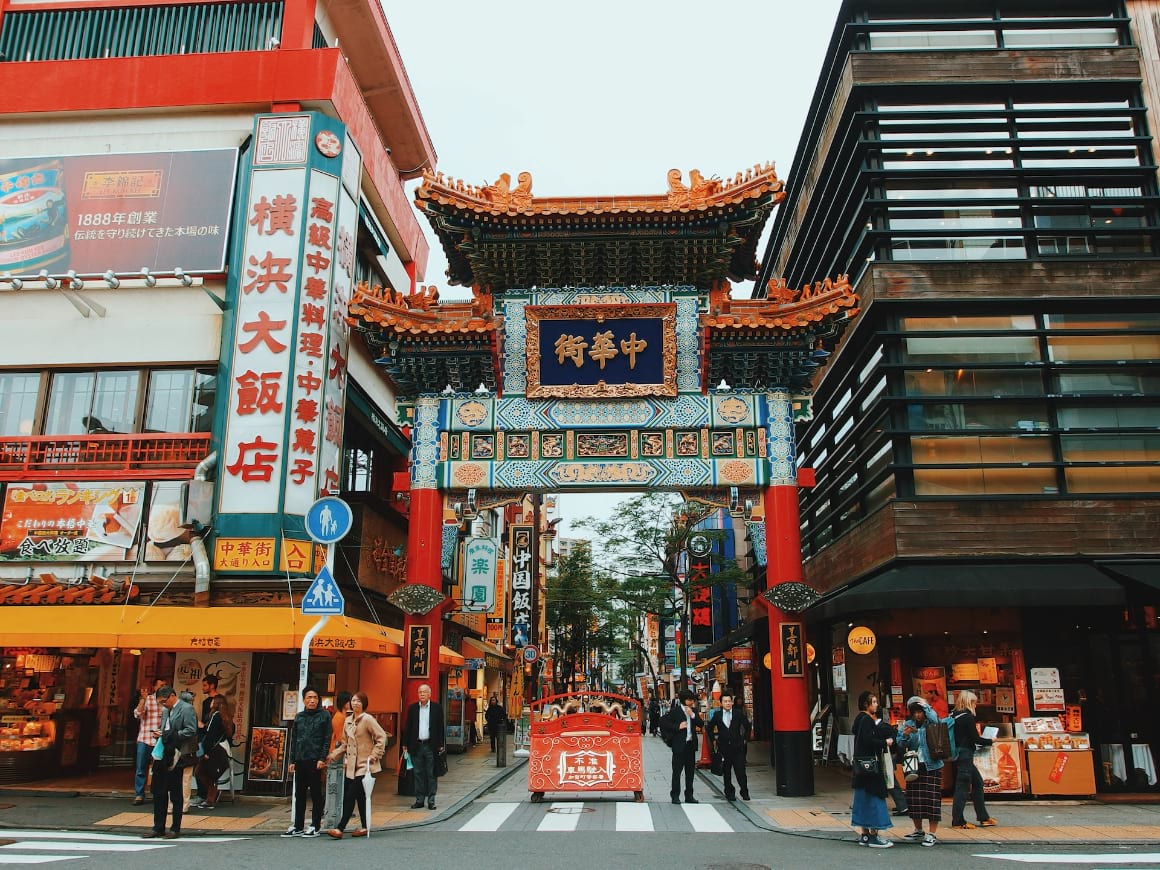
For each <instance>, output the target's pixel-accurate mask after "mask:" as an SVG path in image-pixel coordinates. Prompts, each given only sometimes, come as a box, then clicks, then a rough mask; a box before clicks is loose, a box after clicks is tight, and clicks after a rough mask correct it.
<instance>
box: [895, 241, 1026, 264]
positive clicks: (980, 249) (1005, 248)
mask: <svg viewBox="0 0 1160 870" xmlns="http://www.w3.org/2000/svg"><path fill="white" fill-rule="evenodd" d="M890 252H891V259H893V260H896V261H898V262H910V261H916V260H954V261H964V260H1022V259H1026V257H1027V246H1026V245H1025V244H1024V242H1023V238H1022V237H1021V236H1008V237H998V236H978V237H975V238H970V237H968V238H962V237H961V236H928V237H925V238H908V237H896V238H894V239H892V240H891V243H890Z"/></svg>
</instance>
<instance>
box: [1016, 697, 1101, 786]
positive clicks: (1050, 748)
mask: <svg viewBox="0 0 1160 870" xmlns="http://www.w3.org/2000/svg"><path fill="white" fill-rule="evenodd" d="M1015 733H1016V734H1017V735H1018V736H1019V737H1020V738H1022V740H1023V747H1024V749H1025V750H1026V753H1027V773H1028V777H1029V779H1030V785H1031V793H1032V794H1033V795H1037V796H1039V795H1094V794H1095V793H1096V771H1095V760H1094V754H1093V752H1092V744H1091V737H1089V736H1088V735H1087V734H1086V733H1084V732H1082V731H1071V732H1069V731H1066V730H1065V729H1064V725H1063V722H1062V721H1061V720H1060V719H1058V718H1057V717H1054V716H1038V717H1030V718H1025V719H1021V720H1020V721H1019V723H1018V724H1017V725H1016V726H1015Z"/></svg>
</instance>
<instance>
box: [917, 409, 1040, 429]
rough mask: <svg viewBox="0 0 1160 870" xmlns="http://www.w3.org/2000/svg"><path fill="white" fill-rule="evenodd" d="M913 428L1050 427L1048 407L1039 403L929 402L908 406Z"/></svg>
mask: <svg viewBox="0 0 1160 870" xmlns="http://www.w3.org/2000/svg"><path fill="white" fill-rule="evenodd" d="M907 421H908V424H909V427H910V429H912V430H915V431H922V430H928V431H929V430H939V429H942V430H954V429H1021V430H1023V431H1027V432H1033V431H1035V430H1042V429H1046V428H1047V427H1048V416H1047V406H1046V405H1044V404H1041V403H1038V402H975V403H970V404H947V403H942V402H930V403H923V404H913V405H910V406H908V414H907Z"/></svg>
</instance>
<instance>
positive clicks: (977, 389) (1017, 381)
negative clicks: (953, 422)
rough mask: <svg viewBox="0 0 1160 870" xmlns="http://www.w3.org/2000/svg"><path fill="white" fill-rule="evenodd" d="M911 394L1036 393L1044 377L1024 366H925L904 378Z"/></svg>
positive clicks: (1040, 388)
mask: <svg viewBox="0 0 1160 870" xmlns="http://www.w3.org/2000/svg"><path fill="white" fill-rule="evenodd" d="M903 383H904V387H905V389H906V395H908V396H994V397H996V398H997V397H999V396H1034V395H1040V394H1042V393H1043V378H1042V377H1040V375H1039V373H1038V372H1034V371H1031V372H1029V371H1026V370H1024V369H962V368H959V369H925V370H923V371H908V372H906V373H905V376H904V378H903Z"/></svg>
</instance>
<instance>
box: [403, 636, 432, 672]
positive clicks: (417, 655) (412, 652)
mask: <svg viewBox="0 0 1160 870" xmlns="http://www.w3.org/2000/svg"><path fill="white" fill-rule="evenodd" d="M432 654H433V653H432V652H431V626H429V625H412V626H410V627H409V628H408V629H407V676H408V677H409V678H411V679H416V680H425V679H427V678H428V677H430V676H431V656H432Z"/></svg>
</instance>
